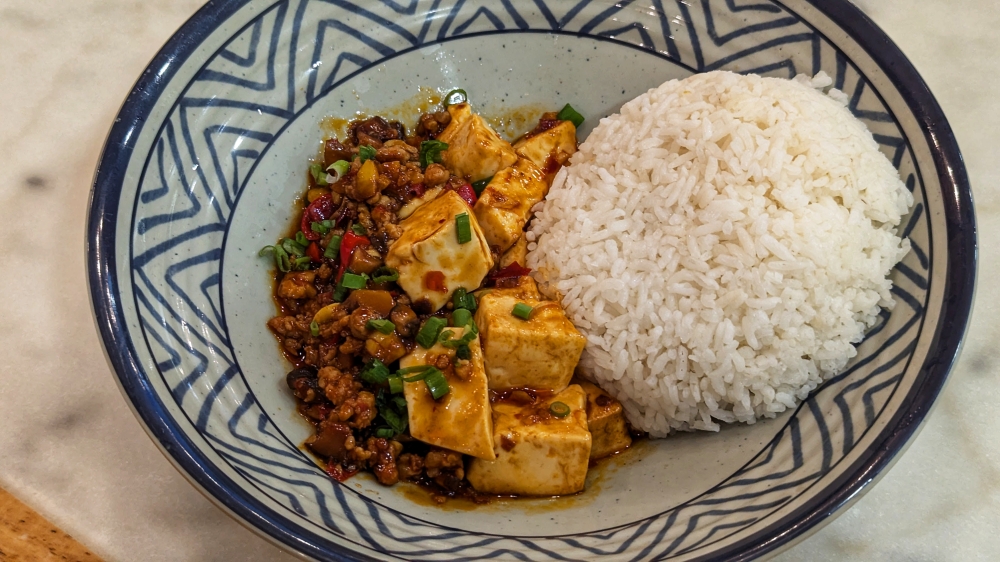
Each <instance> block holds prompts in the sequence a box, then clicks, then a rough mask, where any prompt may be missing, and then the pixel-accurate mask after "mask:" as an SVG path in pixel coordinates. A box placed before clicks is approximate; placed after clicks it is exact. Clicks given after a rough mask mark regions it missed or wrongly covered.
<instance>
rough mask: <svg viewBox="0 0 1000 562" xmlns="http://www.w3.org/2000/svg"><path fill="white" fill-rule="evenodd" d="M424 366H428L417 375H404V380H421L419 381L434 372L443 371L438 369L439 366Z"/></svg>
mask: <svg viewBox="0 0 1000 562" xmlns="http://www.w3.org/2000/svg"><path fill="white" fill-rule="evenodd" d="M424 367H427V368H426V369H424V370H423V371H420V372H419V373H417V374H415V375H410V376H408V377H403V382H419V381H422V380H424V379H425V378H427V377H429V376H431V375H432V374H434V373H440V372H441V371H440V370H438V368H437V367H433V366H431V365H424Z"/></svg>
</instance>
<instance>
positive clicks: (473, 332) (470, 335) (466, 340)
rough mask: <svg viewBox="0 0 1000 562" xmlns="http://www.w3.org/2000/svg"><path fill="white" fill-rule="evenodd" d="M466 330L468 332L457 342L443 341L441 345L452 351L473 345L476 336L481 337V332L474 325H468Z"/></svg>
mask: <svg viewBox="0 0 1000 562" xmlns="http://www.w3.org/2000/svg"><path fill="white" fill-rule="evenodd" d="M466 328H467V331H466V332H465V333H464V334H462V337H460V338H458V339H457V340H448V341H443V342H441V345H443V346H444V347H447V348H451V349H458V348H460V347H462V346H463V345H469V344H470V343H472V340H474V339H476V336H477V335H479V330H478V329H476V325H475V324H473V323H470V324H468V325H467V326H466Z"/></svg>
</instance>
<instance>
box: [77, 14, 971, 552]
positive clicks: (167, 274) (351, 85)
mask: <svg viewBox="0 0 1000 562" xmlns="http://www.w3.org/2000/svg"><path fill="white" fill-rule="evenodd" d="M712 69H729V70H734V71H739V72H756V73H761V74H767V75H775V76H784V77H791V76H793V75H795V74H797V73H809V74H813V73H816V72H818V71H820V70H824V71H826V72H827V73H828V74H829V75H830V76H832V77H833V78H834V81H835V86H836V87H837V88H839V89H841V90H843V91H845V92H846V93H847V94H848V95H849V96H850V108H851V110H852V111H853V112H854V114H855V115H857V116H858V117H859V118H861V119H862V120H864V121H865V122H866V123H867V125H868V127H869V128H870V129H871V131H872V132H873V133H874V135H875V138H876V140H877V141H878V142H879V143H880V145H881V147H882V149H883V151H884V152H885V154H886V155H887V156H888V157H889V158H890V159H891V160H892V162H893V163H894V164H895V165H896V166H897V167H898V169H899V172H900V175H901V177H902V178H903V180H904V181H905V182H906V185H907V186H908V187H909V188H910V189H911V190H912V191H913V193H914V196H915V199H916V203H915V205H914V207H913V210H912V212H911V214H910V215H909V216H908V217H907V218H906V220H905V227H904V228H903V233H904V236H907V237H909V238H910V240H911V242H912V245H913V251H912V252H910V253H909V255H908V256H907V257H906V259H905V260H904V261H903V262H902V263H901V264H900V265H899V266H898V267H897V268H896V270H895V271H894V273H893V277H894V281H895V289H894V292H895V294H896V297H897V301H898V304H897V306H896V308H895V309H894V310H893V311H892V313H891V314H890V313H888V312H886V313H884V315H883V318H882V320H883V321H882V322H881V323H880V324H879V325H878V326H877V327H876V328H875V329H873V330H872V331H871V333H870V334H869V335H868V338H867V340H866V341H865V342H864V343H863V344H862V345H861V346H860V349H859V354H858V357H857V358H856V360H854V361H853V362H852V363H851V364H850V366H849V369H848V370H847V371H846V372H845V373H843V374H842V375H840V376H838V377H836V378H834V379H833V380H830V381H829V382H827V383H826V384H825V385H824V386H823V387H822V388H821V389H819V390H818V391H817V392H816V393H815V395H814V396H812V397H811V398H810V399H809V400H808V401H806V402H805V403H804V404H803V405H802V406H801V407H799V408H798V409H797V410H796V411H794V412H789V413H787V414H785V415H783V416H781V417H779V418H777V419H774V420H768V421H764V422H761V423H757V424H756V425H753V426H734V427H726V428H725V429H724V430H723V431H722V432H720V433H719V434H685V435H680V436H677V437H672V438H669V439H666V440H661V441H656V442H645V443H642V444H640V445H639V446H637V447H636V448H635V450H634V451H632V452H630V453H628V454H625V455H622V456H620V457H618V458H616V459H615V460H613V461H611V462H610V463H609V464H608V465H606V466H604V467H603V468H601V469H599V470H594V471H592V474H591V476H590V482H589V484H588V488H589V489H588V491H587V492H585V493H584V494H582V495H579V496H574V497H571V498H562V499H537V500H521V501H506V502H498V503H495V504H491V505H489V506H485V507H481V508H478V509H476V510H473V511H465V510H462V509H459V507H460V506H459V505H458V504H457V503H451V504H448V505H445V506H444V507H438V506H431V505H428V504H427V503H425V502H420V501H415V500H414V499H413V498H414V497H417V496H419V494H418V493H415V492H414V490H413V489H412V487H410V486H408V485H400V486H396V487H394V488H384V487H381V486H379V485H378V484H377V483H375V482H374V481H373V480H372V479H370V478H367V477H365V476H359V477H355V478H352V479H351V480H349V481H348V482H346V483H344V484H338V483H336V482H334V481H332V480H330V478H328V477H327V476H326V475H325V474H324V473H323V472H322V471H321V470H320V469H319V468H318V467H317V466H316V464H315V463H314V461H313V459H311V458H310V457H309V456H308V455H306V454H305V453H303V452H302V450H301V449H300V448H299V444H300V443H301V442H302V441H303V439H304V438H305V437H306V436H307V435H308V434H309V432H310V428H309V426H308V425H306V424H305V423H304V422H303V421H302V420H300V419H299V418H298V415H297V414H296V411H295V405H294V403H293V399H292V397H291V395H290V394H289V393H288V391H287V390H286V389H284V388H283V386H284V383H283V375H284V374H285V372H286V371H287V370H288V368H289V366H288V365H287V364H286V363H284V360H283V359H282V358H281V356H280V354H279V352H278V348H277V345H276V343H275V341H274V340H273V338H272V336H271V334H270V333H268V331H267V329H266V327H265V321H266V320H267V318H268V317H269V316H271V315H273V313H274V308H273V304H272V301H271V278H270V273H269V270H268V268H269V264H268V263H267V261H266V260H261V259H259V258H257V250H258V249H259V248H260V247H262V246H264V245H266V244H270V243H272V242H273V241H274V240H275V239H276V238H277V237H278V236H279V235H280V234H281V233H283V232H284V231H285V229H286V227H287V226H288V224H289V223H290V220H291V214H292V209H293V199H294V198H295V197H296V196H297V195H299V194H300V193H301V191H302V188H303V186H304V182H305V178H304V171H305V167H306V163H307V160H308V159H309V158H310V157H312V156H313V155H315V154H316V152H317V149H318V148H319V144H318V143H319V142H320V139H321V138H322V136H323V134H324V131H323V129H322V128H321V126H320V123H321V121H322V120H323V119H324V118H326V117H330V116H333V117H342V118H350V117H352V116H353V115H354V114H355V113H356V112H359V111H360V112H365V113H369V114H373V113H386V112H388V113H390V114H393V115H396V116H397V117H400V118H403V119H405V120H406V121H409V122H412V121H413V119H414V118H415V117H416V115H415V114H414V110H413V109H412V108H413V107H414V104H413V103H412V100H413V99H415V98H419V97H420V96H426V93H427V91H428V90H426V88H429V89H433V90H439V91H446V90H448V89H451V88H455V87H462V88H464V89H466V90H467V91H468V92H469V93H470V95H471V97H472V100H473V101H474V102H475V104H476V106H477V108H478V109H479V110H480V111H482V112H483V113H484V114H486V115H495V116H504V115H506V116H508V117H510V116H511V115H513V114H512V113H511V110H512V109H513V108H520V109H524V110H525V111H524V112H523V113H531V112H532V111H535V112H536V115H537V112H538V111H540V110H542V109H552V108H558V107H561V106H562V105H563V104H564V103H567V102H570V103H572V104H573V106H574V107H576V108H577V109H578V110H580V111H581V112H582V113H583V114H584V115H586V116H587V117H588V121H587V124H588V125H591V126H592V125H593V124H595V123H596V122H597V120H598V119H597V118H598V117H600V116H604V115H607V114H609V113H612V112H615V111H616V110H617V109H618V108H619V106H620V105H621V104H622V103H623V102H625V101H626V100H628V99H630V98H632V97H634V96H636V95H637V94H640V93H642V92H644V91H646V90H647V89H649V88H651V87H653V86H656V85H658V84H660V83H661V82H663V81H665V80H667V79H670V78H676V77H683V76H687V75H689V74H691V73H694V72H700V71H706V70H712ZM421 88H425V90H421ZM407 107H409V108H411V110H410V111H409V112H407V111H406V108H407ZM508 123H511V124H512V125H511V126H512V127H513V128H516V126H517V125H518V123H516V119H514V120H513V121H508ZM510 132H514V131H510ZM587 132H589V128H587V127H584V130H583V131H582V135H586V133H587ZM87 243H88V246H87V252H88V260H89V262H88V263H89V266H90V273H89V279H90V290H91V295H92V299H93V304H94V309H95V314H96V316H97V322H98V325H99V327H100V331H101V335H102V337H103V341H104V345H105V349H106V350H107V353H108V356H109V358H110V360H111V363H112V364H113V366H114V369H115V371H116V372H117V374H118V379H119V382H120V384H121V387H122V390H123V392H124V394H125V396H126V397H127V399H128V400H129V401H130V402H131V404H132V407H133V408H134V410H135V412H136V415H137V417H138V418H139V420H140V421H141V422H142V423H143V424H144V425H145V427H146V429H147V431H148V432H149V434H150V435H151V436H152V438H153V439H154V440H155V441H156V442H158V443H159V445H160V447H161V448H162V449H163V451H164V453H165V454H166V456H167V458H169V459H170V460H171V461H172V462H173V463H174V464H175V465H176V466H177V467H178V468H179V469H180V470H181V471H182V472H183V473H184V474H185V475H186V476H187V477H188V478H189V479H190V480H191V482H192V483H193V484H194V485H195V486H197V487H198V488H200V489H201V490H202V491H203V492H204V493H205V494H206V495H207V496H208V497H210V498H212V499H213V500H214V501H215V502H216V503H217V504H218V505H219V506H220V507H222V508H223V509H225V510H226V511H227V512H229V513H230V514H232V515H233V516H234V517H236V518H237V519H239V520H240V521H242V522H243V523H244V524H246V525H247V526H248V527H250V528H252V529H254V530H255V531H257V532H258V533H260V534H261V535H263V536H265V537H267V538H269V539H270V540H272V541H274V542H275V543H277V544H280V545H282V546H283V547H285V548H288V549H291V550H294V551H297V552H299V553H302V554H303V555H306V556H310V557H314V558H318V559H327V560H344V559H400V560H457V559H474V558H497V559H520V560H548V559H559V560H581V559H592V558H598V557H600V558H602V559H605V558H606V559H609V560H610V559H628V560H633V559H676V560H687V559H693V558H713V559H745V558H749V557H753V556H756V555H760V554H764V553H767V552H771V551H774V550H775V549H778V548H780V547H783V546H787V545H788V544H790V543H791V542H792V541H794V540H796V539H797V538H800V537H802V536H804V534H805V533H807V532H808V531H809V530H810V529H814V528H816V525H817V524H819V523H820V522H822V521H823V520H824V519H827V518H829V517H830V516H832V515H833V514H835V513H836V512H837V511H838V510H840V509H843V508H844V507H845V506H847V505H849V504H850V503H851V502H852V501H853V500H855V499H856V498H857V497H858V495H859V493H860V492H862V491H863V490H864V489H865V487H866V485H868V484H870V483H871V482H872V481H873V480H875V479H876V478H878V477H879V475H880V474H881V473H882V472H883V471H884V470H885V469H886V468H887V467H888V466H889V465H890V464H891V462H892V460H893V458H894V457H895V456H896V454H897V453H899V452H900V451H902V450H903V448H904V447H905V446H906V443H907V442H908V441H909V440H910V439H911V438H912V437H913V435H914V434H915V432H916V431H917V429H918V428H919V426H920V424H921V421H922V420H923V419H924V418H925V416H926V415H927V413H928V411H929V410H930V408H931V406H932V404H933V403H934V400H935V398H936V397H937V395H938V393H939V391H940V390H941V387H942V385H943V384H944V382H945V379H946V377H947V375H948V371H949V369H950V368H951V366H952V364H953V362H954V360H955V357H956V354H957V352H958V349H959V346H960V343H961V340H962V336H963V333H964V330H965V328H966V323H967V320H968V317H969V312H970V306H971V300H972V293H973V283H974V276H975V275H974V274H975V265H976V264H975V260H976V235H975V220H974V214H973V208H972V201H971V196H970V190H969V185H968V181H967V177H966V173H965V169H964V167H963V163H962V158H961V155H960V154H959V151H958V147H957V146H956V144H955V140H954V137H953V136H952V133H951V129H950V128H949V127H948V124H947V121H946V120H945V118H944V115H943V114H942V112H941V110H940V108H939V107H938V105H937V103H936V102H935V101H934V98H933V97H932V96H931V94H930V92H929V91H928V90H927V87H926V85H925V84H924V83H923V81H922V80H921V79H920V77H919V76H918V75H917V73H916V72H915V70H914V69H913V67H912V66H911V65H910V64H909V63H908V62H907V60H906V59H905V58H904V57H903V55H902V54H901V53H900V52H899V50H898V49H897V48H896V47H895V46H894V45H893V44H892V42H891V41H889V39H888V38H887V37H886V36H885V35H884V34H883V33H882V32H881V31H880V30H879V29H878V28H876V27H875V25H874V24H873V23H872V22H871V21H869V20H868V19H867V18H866V17H865V16H864V15H862V14H861V13H860V12H859V11H858V10H857V9H856V8H854V7H853V6H852V5H851V4H849V3H848V2H846V1H844V0H823V1H820V0H785V1H781V2H779V1H777V0H724V1H723V0H701V1H696V0H678V1H677V2H666V1H662V0H649V1H648V2H642V3H640V2H633V1H632V0H619V1H618V2H613V1H611V0H580V1H576V0H572V1H570V0H532V1H528V0H501V1H486V0H379V1H375V0H284V1H275V0H217V1H214V2H210V3H209V4H207V5H206V6H205V7H204V8H203V9H202V10H201V11H199V12H198V13H197V14H196V15H195V16H194V17H193V18H191V20H190V21H189V22H188V23H187V24H185V25H184V27H182V28H181V30H180V31H179V32H178V33H177V34H176V35H175V36H174V37H173V38H172V39H171V40H170V41H169V42H168V43H167V45H166V46H165V47H164V48H163V50H162V51H161V52H160V53H159V54H158V55H157V56H156V58H155V59H154V60H153V62H152V63H151V64H150V66H149V68H148V69H147V70H146V72H145V73H143V75H142V76H141V77H140V78H139V81H138V83H137V84H136V85H135V88H134V89H133V91H132V93H131V94H130V95H129V97H128V99H127V100H126V102H125V105H124V107H123V108H122V110H121V113H120V114H119V116H118V119H116V121H115V124H114V126H113V127H112V130H111V133H110V136H109V138H108V141H107V146H106V147H105V150H104V154H103V155H102V157H101V163H100V167H99V172H98V174H97V177H96V180H95V186H94V191H93V200H92V203H91V208H90V218H89V224H88V232H87Z"/></svg>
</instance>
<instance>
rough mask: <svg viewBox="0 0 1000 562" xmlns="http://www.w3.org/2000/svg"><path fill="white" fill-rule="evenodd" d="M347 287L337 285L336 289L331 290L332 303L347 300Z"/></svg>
mask: <svg viewBox="0 0 1000 562" xmlns="http://www.w3.org/2000/svg"><path fill="white" fill-rule="evenodd" d="M347 290H348V289H347V287H345V286H343V285H341V284H339V283H338V284H337V288H336V289H334V290H333V302H344V299H346V298H347Z"/></svg>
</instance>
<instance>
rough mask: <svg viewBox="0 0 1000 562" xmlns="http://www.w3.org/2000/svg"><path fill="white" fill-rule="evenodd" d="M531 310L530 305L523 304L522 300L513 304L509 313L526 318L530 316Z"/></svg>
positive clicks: (522, 318)
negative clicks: (512, 308)
mask: <svg viewBox="0 0 1000 562" xmlns="http://www.w3.org/2000/svg"><path fill="white" fill-rule="evenodd" d="M532 310H533V309H532V307H530V306H528V305H526V304H524V303H523V302H519V303H517V304H515V305H514V310H511V311H510V313H511V314H513V315H514V316H517V317H518V318H520V319H521V320H527V319H528V318H530V317H531V311H532Z"/></svg>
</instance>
